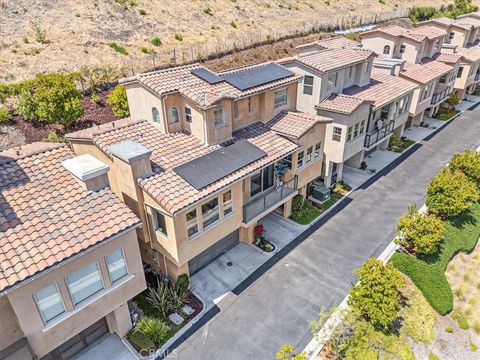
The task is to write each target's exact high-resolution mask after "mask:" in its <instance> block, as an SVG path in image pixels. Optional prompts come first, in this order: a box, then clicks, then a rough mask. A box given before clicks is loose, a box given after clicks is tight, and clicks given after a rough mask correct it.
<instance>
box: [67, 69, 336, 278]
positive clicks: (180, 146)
mask: <svg viewBox="0 0 480 360" xmlns="http://www.w3.org/2000/svg"><path fill="white" fill-rule="evenodd" d="M301 80H302V76H300V75H298V74H295V73H293V72H292V71H290V70H288V69H286V68H284V67H282V66H279V65H277V64H274V63H267V64H261V65H257V66H252V67H247V68H241V69H236V70H233V71H229V72H223V73H218V74H216V73H213V72H211V71H209V70H208V69H206V68H204V67H202V66H200V65H198V64H194V65H187V66H182V67H176V68H172V69H166V70H160V71H156V72H153V73H147V74H142V75H139V76H137V77H133V78H129V79H125V80H123V81H122V83H123V84H124V85H125V87H126V89H127V97H128V101H129V107H130V113H131V118H129V119H123V120H119V121H116V122H114V123H111V124H106V125H102V126H99V127H93V128H90V129H86V130H82V131H79V132H75V133H71V134H68V135H67V136H66V138H67V140H68V141H69V143H70V145H71V146H72V148H73V150H74V151H75V153H76V154H78V155H80V154H90V155H92V156H94V157H95V158H97V159H99V160H100V161H102V162H104V163H106V164H107V165H108V166H109V167H110V169H111V171H110V172H109V174H108V176H109V181H110V184H111V188H112V190H113V191H114V192H115V193H116V194H117V195H118V196H119V197H120V198H121V199H122V200H123V201H124V202H125V204H126V205H127V206H128V207H129V208H130V209H132V211H133V212H134V213H135V214H136V215H137V216H138V217H139V218H140V219H141V220H142V222H143V224H144V226H143V227H142V228H141V229H138V231H137V236H138V238H139V239H140V247H141V252H142V258H143V260H144V261H145V262H147V263H149V264H150V265H151V266H152V267H153V269H154V270H156V271H160V272H162V273H166V274H168V275H170V276H172V277H177V276H178V275H179V274H182V273H186V274H190V275H192V274H193V273H195V272H196V271H198V270H200V269H201V268H203V267H204V266H206V265H207V264H209V263H210V262H211V261H212V260H213V259H215V258H216V257H218V256H219V255H220V254H223V253H224V252H225V251H226V250H228V249H229V248H231V247H233V246H234V245H236V244H237V243H238V242H239V241H244V242H247V243H252V242H253V241H254V228H255V225H256V224H257V223H258V221H260V219H261V218H263V217H264V216H266V215H267V214H269V213H271V212H272V211H275V212H277V213H279V214H281V215H282V216H285V217H287V216H290V214H291V205H292V198H293V197H294V196H295V195H297V194H298V193H300V194H301V195H303V196H306V194H307V192H308V189H309V187H310V184H311V183H312V182H313V181H316V180H317V179H318V178H320V177H321V175H322V173H321V171H322V164H323V160H324V147H325V133H326V128H327V126H328V125H329V124H330V123H331V119H329V118H327V117H322V116H318V115H312V114H307V113H301V112H298V111H296V97H297V84H298V82H299V81H301Z"/></svg>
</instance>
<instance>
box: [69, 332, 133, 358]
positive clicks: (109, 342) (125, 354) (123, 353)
mask: <svg viewBox="0 0 480 360" xmlns="http://www.w3.org/2000/svg"><path fill="white" fill-rule="evenodd" d="M98 359H105V360H107V359H111V360H137V358H136V357H135V356H134V355H133V354H132V353H131V352H130V351H129V350H128V349H127V347H126V346H125V345H124V344H123V343H122V340H121V339H120V338H119V337H118V335H116V334H110V335H108V336H107V337H106V338H105V339H103V340H102V341H100V342H99V343H98V344H96V345H94V346H92V347H91V348H89V349H88V350H87V351H85V352H83V353H81V354H80V355H78V356H75V357H74V358H73V359H72V360H98Z"/></svg>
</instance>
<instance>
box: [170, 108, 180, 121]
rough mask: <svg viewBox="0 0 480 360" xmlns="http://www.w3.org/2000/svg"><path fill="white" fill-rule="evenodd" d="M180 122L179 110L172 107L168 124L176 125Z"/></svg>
mask: <svg viewBox="0 0 480 360" xmlns="http://www.w3.org/2000/svg"><path fill="white" fill-rule="evenodd" d="M179 121H180V116H179V115H178V109H177V108H176V107H175V106H172V107H171V108H170V109H169V110H168V123H169V124H175V123H178V122H179Z"/></svg>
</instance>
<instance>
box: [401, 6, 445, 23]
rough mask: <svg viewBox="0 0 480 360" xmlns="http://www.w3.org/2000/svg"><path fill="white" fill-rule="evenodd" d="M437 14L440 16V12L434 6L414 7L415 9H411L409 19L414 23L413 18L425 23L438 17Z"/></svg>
mask: <svg viewBox="0 0 480 360" xmlns="http://www.w3.org/2000/svg"><path fill="white" fill-rule="evenodd" d="M437 14H438V11H437V9H436V8H435V7H433V6H420V7H417V6H414V7H413V8H411V9H410V12H409V14H408V17H409V18H410V20H412V21H413V18H414V19H415V20H417V21H424V20H428V19H431V18H433V17H435V16H437Z"/></svg>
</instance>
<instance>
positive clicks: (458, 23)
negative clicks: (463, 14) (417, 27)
mask: <svg viewBox="0 0 480 360" xmlns="http://www.w3.org/2000/svg"><path fill="white" fill-rule="evenodd" d="M464 20H465V19H458V20H454V19H450V18H447V17H439V18H435V19H431V20H427V21H424V22H422V23H420V24H429V23H436V24H439V25H443V26H455V27H458V28H460V29H464V30H470V29H472V28H473V25H472V24H470V23H469V22H467V21H464Z"/></svg>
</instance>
